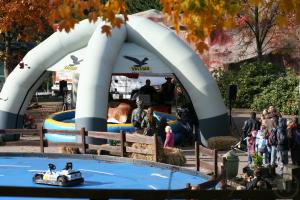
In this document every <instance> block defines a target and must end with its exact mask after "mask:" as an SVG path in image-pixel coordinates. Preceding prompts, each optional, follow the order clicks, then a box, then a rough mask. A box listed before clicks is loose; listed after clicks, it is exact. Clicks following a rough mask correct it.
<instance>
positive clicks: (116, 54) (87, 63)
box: [0, 16, 229, 140]
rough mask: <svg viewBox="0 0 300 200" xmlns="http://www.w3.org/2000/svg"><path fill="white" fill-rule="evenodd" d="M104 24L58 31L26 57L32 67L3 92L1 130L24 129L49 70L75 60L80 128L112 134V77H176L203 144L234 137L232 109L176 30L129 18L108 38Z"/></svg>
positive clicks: (13, 76)
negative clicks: (230, 118)
mask: <svg viewBox="0 0 300 200" xmlns="http://www.w3.org/2000/svg"><path fill="white" fill-rule="evenodd" d="M103 24H104V22H103V21H101V20H100V19H99V20H98V21H97V22H96V23H90V22H89V21H88V20H83V21H81V22H80V23H79V24H77V25H76V26H75V28H74V30H72V31H71V32H69V33H66V32H55V33H54V34H52V35H51V36H50V37H49V38H47V39H46V40H45V41H43V42H42V43H40V44H39V45H38V46H37V47H35V48H34V49H32V50H31V51H29V52H28V53H27V54H26V56H25V57H24V59H23V62H24V63H25V66H28V67H25V68H24V69H21V68H20V67H19V66H17V67H16V68H15V69H14V71H13V72H12V73H11V74H10V76H9V77H8V78H7V81H6V82H5V84H4V87H3V89H2V91H1V94H0V128H16V127H20V126H22V119H23V114H24V112H25V109H26V108H27V105H28V103H29V101H30V100H31V97H32V95H33V94H34V92H35V90H36V89H37V88H38V86H39V85H40V84H41V82H42V80H43V78H44V77H45V76H46V74H47V69H48V68H50V67H52V70H54V69H56V70H57V68H58V67H59V65H60V64H59V62H63V61H62V60H63V59H69V61H70V65H72V64H73V65H74V66H75V64H76V63H80V78H79V83H78V94H77V104H76V117H75V118H76V119H75V121H76V127H77V128H81V127H85V128H86V129H87V130H101V131H105V130H106V115H107V99H108V90H109V83H110V78H111V75H112V73H140V74H145V75H146V74H149V73H150V74H153V73H157V74H163V73H173V74H175V75H176V77H177V78H178V79H179V81H180V82H181V83H182V85H183V86H184V87H185V89H186V90H187V91H188V93H189V96H190V98H191V101H192V103H193V105H194V108H195V111H196V114H197V117H198V120H199V126H200V130H201V136H202V139H203V140H206V139H208V138H210V137H213V136H222V135H227V134H228V132H229V131H228V127H229V126H228V115H227V110H226V107H225V105H224V103H223V99H222V97H221V95H220V91H219V89H218V87H217V84H216V82H215V80H214V79H213V78H212V76H211V74H210V73H209V71H208V70H207V68H206V67H205V66H204V64H203V62H202V61H201V60H200V59H199V57H198V56H197V54H195V52H194V51H193V50H192V49H190V48H189V47H188V46H187V45H186V44H185V43H184V42H183V41H182V40H180V39H179V38H178V37H177V36H176V35H175V34H174V33H173V32H172V31H171V30H169V29H167V28H165V27H162V26H160V25H158V24H156V23H154V22H152V21H150V20H148V19H146V18H144V17H138V16H129V21H128V22H127V23H126V24H125V25H123V26H121V28H116V29H113V31H112V36H111V37H106V35H104V34H100V32H101V31H100V29H101V26H102V25H103ZM80 52H82V57H81V56H79V55H81V54H80ZM72 55H73V56H72ZM76 55H78V56H76ZM103 91H105V92H103ZM106 91H107V92H106ZM99 102H101V103H99Z"/></svg>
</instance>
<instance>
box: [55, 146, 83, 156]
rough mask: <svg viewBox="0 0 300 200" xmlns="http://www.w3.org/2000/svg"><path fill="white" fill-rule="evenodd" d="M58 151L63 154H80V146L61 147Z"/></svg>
mask: <svg viewBox="0 0 300 200" xmlns="http://www.w3.org/2000/svg"><path fill="white" fill-rule="evenodd" d="M58 152H59V153H63V154H80V151H79V148H77V147H66V146H64V147H59V148H58Z"/></svg>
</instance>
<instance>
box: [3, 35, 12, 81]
mask: <svg viewBox="0 0 300 200" xmlns="http://www.w3.org/2000/svg"><path fill="white" fill-rule="evenodd" d="M4 40H5V50H4V56H5V57H4V62H3V68H4V77H5V79H6V78H7V77H8V75H9V74H10V72H11V37H10V36H9V34H8V33H5V38H4Z"/></svg>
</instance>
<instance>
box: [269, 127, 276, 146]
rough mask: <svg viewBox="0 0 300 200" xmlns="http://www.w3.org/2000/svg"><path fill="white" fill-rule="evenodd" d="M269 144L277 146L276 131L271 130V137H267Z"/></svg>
mask: <svg viewBox="0 0 300 200" xmlns="http://www.w3.org/2000/svg"><path fill="white" fill-rule="evenodd" d="M269 144H270V145H272V146H276V145H277V129H275V128H272V129H271V136H270V137H269Z"/></svg>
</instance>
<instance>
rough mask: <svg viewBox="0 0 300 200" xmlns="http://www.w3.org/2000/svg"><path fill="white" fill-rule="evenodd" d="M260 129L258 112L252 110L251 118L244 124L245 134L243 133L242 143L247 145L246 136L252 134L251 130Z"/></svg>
mask: <svg viewBox="0 0 300 200" xmlns="http://www.w3.org/2000/svg"><path fill="white" fill-rule="evenodd" d="M258 129H259V121H258V120H257V119H256V113H255V112H251V113H250V118H249V119H247V120H246V121H245V122H244V126H243V129H242V130H243V135H242V143H243V144H244V145H246V143H247V142H246V138H247V137H250V136H251V131H252V130H255V131H258Z"/></svg>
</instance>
